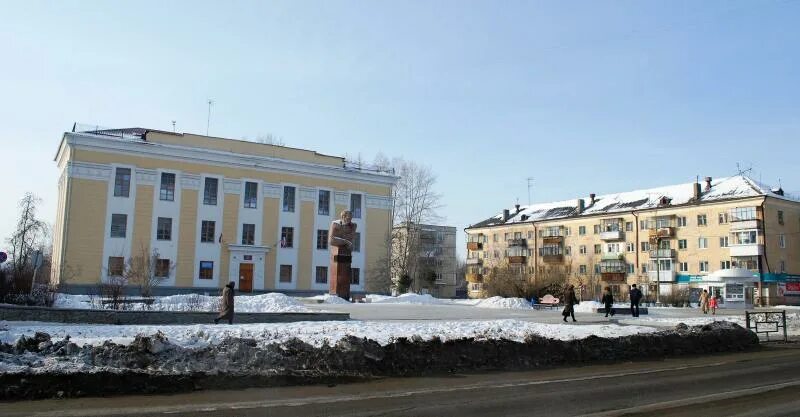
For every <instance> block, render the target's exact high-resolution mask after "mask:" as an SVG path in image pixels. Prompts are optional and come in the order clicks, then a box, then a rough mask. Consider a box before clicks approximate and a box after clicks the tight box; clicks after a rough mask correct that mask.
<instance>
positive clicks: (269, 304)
mask: <svg viewBox="0 0 800 417" xmlns="http://www.w3.org/2000/svg"><path fill="white" fill-rule="evenodd" d="M342 301H344V300H342ZM95 302H96V303H98V302H99V300H98V299H95ZM53 306H54V307H57V308H81V309H89V308H96V307H94V306H92V303H91V298H90V297H89V296H88V295H71V294H59V295H58V297H57V298H56V302H55V304H54V305H53ZM234 306H235V309H236V311H238V312H242V313H305V312H309V311H311V310H309V309H308V308H306V307H305V306H303V305H302V304H301V303H300V302H298V301H297V300H295V299H294V298H291V297H288V296H286V295H285V294H282V293H277V292H273V293H268V294H259V295H237V296H236V297H235V298H234ZM127 307H128V308H129V309H131V310H151V311H216V310H218V309H219V297H217V296H208V295H200V294H179V295H170V296H166V297H155V298H154V300H153V303H152V304H149V305H147V304H142V303H136V304H129V305H127Z"/></svg>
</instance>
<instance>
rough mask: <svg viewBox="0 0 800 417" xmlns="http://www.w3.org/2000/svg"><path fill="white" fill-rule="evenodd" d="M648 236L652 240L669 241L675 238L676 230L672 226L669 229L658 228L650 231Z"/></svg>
mask: <svg viewBox="0 0 800 417" xmlns="http://www.w3.org/2000/svg"><path fill="white" fill-rule="evenodd" d="M648 235H649V236H650V239H654V238H656V239H669V238H672V237H675V228H674V227H672V226H669V227H658V228H655V229H650V230H649V231H648Z"/></svg>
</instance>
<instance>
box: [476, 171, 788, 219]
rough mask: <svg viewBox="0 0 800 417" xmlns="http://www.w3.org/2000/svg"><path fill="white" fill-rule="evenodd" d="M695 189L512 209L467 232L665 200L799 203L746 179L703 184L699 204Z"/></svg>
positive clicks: (668, 189)
mask: <svg viewBox="0 0 800 417" xmlns="http://www.w3.org/2000/svg"><path fill="white" fill-rule="evenodd" d="M694 185H695V183H694V182H690V183H686V184H678V185H669V186H665V187H657V188H650V189H646V190H636V191H628V192H622V193H616V194H606V195H600V196H596V197H595V199H594V203H593V204H592V202H591V201H590V199H589V198H576V199H572V200H566V201H557V202H552V203H538V204H531V205H528V206H520V210H519V212H517V210H516V208H515V207H512V208H510V209H509V212H510V217H509V219H508V220H507V221H505V222H504V221H503V213H502V211H501V212H500V214H497V215H495V216H492V217H490V218H488V219H486V220H483V221H480V222H478V223H475V224H473V225H470V226H469V227H467V229H475V228H481V227H490V226H499V225H503V224H513V223H522V222H535V221H544V220H554V219H561V218H568V217H578V216H594V215H602V214H612V213H626V212H631V211H634V210H647V209H654V208H658V207H665V206H664V205H663V204H662V202H663V201H664V198H666V199H667V201H668V205H667V206H666V207H671V206H680V205H683V204H688V203H710V202H717V201H724V200H731V199H738V198H747V197H759V196H768V197H775V198H779V199H783V200H790V201H797V202H800V200H799V199H797V198H796V197H793V196H787V195H782V194H779V193H782V192H783V191H782V190H780V189H772V188H770V187H769V186H767V185H765V184H762V183H759V182H758V181H755V180H753V179H752V178H749V177H746V176H744V175H737V176H733V177H727V178H719V179H716V180H712V181H711V189H710V190H706V189H705V188H706V186H705V183H703V184H701V185H700V187H701V194H700V198H699V199H698V200H695V199H694ZM580 201H582V202H583V205H584V210H583V212H582V213H578V205H579V204H580ZM523 219H524V220H523Z"/></svg>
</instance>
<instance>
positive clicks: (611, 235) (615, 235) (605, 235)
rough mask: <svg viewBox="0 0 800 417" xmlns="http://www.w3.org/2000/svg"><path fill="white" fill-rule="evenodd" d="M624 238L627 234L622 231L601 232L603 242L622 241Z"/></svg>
mask: <svg viewBox="0 0 800 417" xmlns="http://www.w3.org/2000/svg"><path fill="white" fill-rule="evenodd" d="M624 238H625V234H624V233H622V230H609V231H606V232H600V239H601V240H622V239H624Z"/></svg>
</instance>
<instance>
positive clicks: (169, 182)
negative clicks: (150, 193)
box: [158, 172, 175, 201]
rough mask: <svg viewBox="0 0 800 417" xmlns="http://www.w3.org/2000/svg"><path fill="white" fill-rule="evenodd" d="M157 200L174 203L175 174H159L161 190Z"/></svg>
mask: <svg viewBox="0 0 800 417" xmlns="http://www.w3.org/2000/svg"><path fill="white" fill-rule="evenodd" d="M158 199H159V200H162V201H175V174H171V173H169V172H162V173H161V189H160V191H159V192H158Z"/></svg>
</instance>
